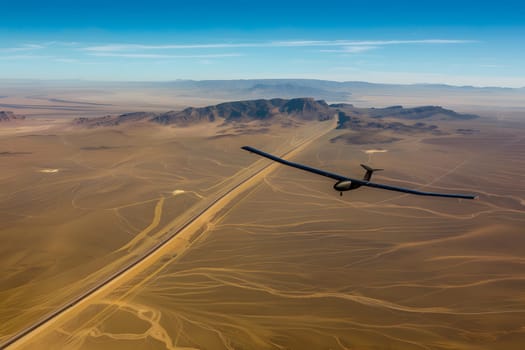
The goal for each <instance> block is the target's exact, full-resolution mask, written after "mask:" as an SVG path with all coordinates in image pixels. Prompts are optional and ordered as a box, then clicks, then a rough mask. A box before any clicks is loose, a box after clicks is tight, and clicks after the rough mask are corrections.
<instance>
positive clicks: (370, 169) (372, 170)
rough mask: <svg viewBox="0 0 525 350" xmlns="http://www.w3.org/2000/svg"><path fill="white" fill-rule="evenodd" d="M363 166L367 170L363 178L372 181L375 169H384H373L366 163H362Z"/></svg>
mask: <svg viewBox="0 0 525 350" xmlns="http://www.w3.org/2000/svg"><path fill="white" fill-rule="evenodd" d="M361 166H362V167H363V168H364V169H365V170H366V173H365V176H363V180H364V181H370V179H371V178H372V174H373V173H374V171H380V170H383V169H372V168H371V167H369V166H368V165H364V164H361Z"/></svg>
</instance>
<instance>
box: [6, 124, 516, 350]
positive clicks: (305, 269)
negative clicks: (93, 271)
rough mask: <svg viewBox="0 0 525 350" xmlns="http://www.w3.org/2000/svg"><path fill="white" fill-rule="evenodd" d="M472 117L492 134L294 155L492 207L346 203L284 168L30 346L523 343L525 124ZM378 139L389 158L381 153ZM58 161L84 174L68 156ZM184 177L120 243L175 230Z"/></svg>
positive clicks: (401, 200) (359, 198)
mask: <svg viewBox="0 0 525 350" xmlns="http://www.w3.org/2000/svg"><path fill="white" fill-rule="evenodd" d="M463 123H467V122H463ZM472 123H473V122H468V123H467V125H461V123H456V124H454V123H452V124H454V125H450V123H448V124H447V125H448V127H449V128H451V129H454V128H458V127H465V126H468V127H475V128H476V129H477V130H479V131H480V132H479V133H475V134H472V135H453V134H451V135H445V136H414V135H412V136H403V140H401V141H398V142H393V143H391V144H386V145H385V144H381V145H374V144H370V145H367V147H366V148H363V145H352V144H347V143H344V142H331V141H330V140H332V139H334V138H335V137H337V136H338V135H340V134H341V133H342V132H344V131H337V130H334V131H332V132H330V133H328V134H326V135H324V136H322V137H321V138H319V139H317V140H315V141H314V142H312V143H310V144H308V146H307V147H306V148H305V149H301V150H300V152H296V153H295V154H291V155H290V159H293V160H294V161H299V162H304V163H307V164H309V165H312V166H319V167H323V168H326V169H327V170H331V171H334V172H338V173H341V174H349V175H353V176H360V175H361V174H362V170H361V169H360V167H359V163H367V164H369V165H371V166H373V167H380V168H385V169H386V170H385V171H384V172H381V173H378V174H377V175H374V179H375V180H376V181H378V182H384V183H389V184H393V185H403V186H407V187H413V188H421V189H425V190H436V191H437V190H439V191H450V192H465V193H477V194H479V195H480V199H479V200H477V201H467V200H455V199H446V198H426V197H417V196H410V195H406V194H400V193H395V192H394V193H392V192H387V191H380V190H376V189H359V190H356V191H353V192H347V193H345V194H344V196H343V197H342V198H341V197H339V195H338V193H336V192H335V191H333V190H332V188H331V186H332V185H333V183H332V182H331V181H329V180H327V179H324V178H320V177H316V176H315V175H312V174H308V173H302V172H300V171H298V170H296V169H289V168H284V167H282V166H272V167H271V168H269V169H268V170H267V171H265V172H264V173H262V174H261V175H259V176H257V177H256V178H254V179H253V180H252V181H251V182H250V183H249V184H247V185H246V186H244V187H243V188H240V189H239V190H238V191H236V192H235V193H233V195H231V196H228V197H226V198H225V200H224V201H223V202H220V203H217V204H218V205H217V206H214V207H213V208H212V209H213V210H210V211H208V212H207V214H206V215H204V216H202V217H200V219H199V221H198V222H196V223H195V224H194V225H192V226H191V229H189V230H187V231H184V233H183V235H181V236H180V237H179V238H180V239H176V240H174V241H173V243H172V244H170V245H169V246H165V248H163V250H162V251H161V252H158V254H156V255H155V257H152V258H151V259H150V260H148V262H147V264H145V265H143V266H142V268H141V269H136V270H134V272H133V273H131V274H128V275H126V277H125V278H122V279H120V280H118V281H116V282H115V284H113V285H112V286H111V288H107V289H105V290H104V291H101V292H100V293H97V294H96V295H93V296H92V297H90V298H89V300H86V301H85V302H83V303H82V304H81V305H78V306H77V307H76V308H74V310H73V311H72V312H67V313H65V314H64V316H63V317H59V318H57V319H55V320H54V321H53V322H52V323H51V324H50V325H48V326H46V327H43V328H42V329H41V330H39V331H37V332H35V333H34V334H33V335H31V336H29V337H27V338H26V339H24V340H23V342H21V343H18V344H17V345H18V347H19V348H39V347H44V346H45V347H48V348H71V349H120V348H122V349H133V348H137V349H144V348H149V349H242V348H244V349H252V348H257V349H288V348H289V349H305V348H308V349H326V348H331V349H355V348H357V349H363V348H365V349H372V348H379V349H480V348H490V349H521V348H522V344H523V343H524V342H525V293H524V292H523V291H524V290H525V289H524V287H525V284H524V283H525V275H524V271H525V270H524V264H525V249H524V248H523V247H524V246H525V245H524V244H525V237H524V236H523V227H525V215H523V214H524V213H525V206H524V200H525V186H524V185H525V183H524V182H523V175H522V174H521V169H523V168H524V167H525V154H524V152H523V150H524V149H525V138H524V137H523V130H524V128H525V126H524V125H523V124H517V123H514V124H512V125H511V124H503V123H492V122H488V121H484V120H481V121H476V122H474V123H477V124H476V125H474V126H473V125H472ZM517 126H520V128H518V127H517ZM445 128H446V127H445ZM315 132H316V133H318V134H320V130H316V131H315ZM300 139H304V137H303V138H300ZM218 140H223V139H218ZM243 141H246V142H247V143H248V142H249V144H252V145H253V146H255V147H260V148H263V149H265V150H268V151H271V152H275V151H278V147H277V146H276V145H277V143H273V146H270V145H269V144H265V142H264V141H267V140H264V141H263V140H262V139H259V137H257V138H254V137H251V139H250V140H249V141H248V140H247V139H245V140H243ZM230 145H232V144H230ZM288 145H289V144H288ZM271 148H273V149H271ZM378 149H380V150H385V151H387V152H366V150H378ZM231 150H232V151H233V150H234V149H233V148H232V149H231ZM281 150H282V148H281ZM128 153H129V152H128ZM173 156H175V155H173ZM254 157H255V156H254V155H251V154H243V155H239V157H236V158H235V162H236V164H232V167H233V166H240V165H243V164H250V163H252V162H254V161H256V160H257V158H254ZM213 158H215V156H214V157H213ZM141 159H143V157H142V158H141ZM86 160H87V159H85V161H86ZM182 161H183V160H180V162H182ZM186 161H187V160H186ZM218 161H219V162H221V163H222V162H232V161H233V159H232V158H231V157H230V158H226V159H222V160H218ZM265 162H266V161H262V162H260V161H258V163H257V164H266V163H265ZM122 164H125V163H122ZM42 168H44V167H43V166H42ZM46 168H49V169H54V168H57V169H68V167H67V166H65V165H63V164H56V165H55V164H49V165H47V166H46ZM132 168H133V169H136V168H137V165H136V164H135V166H133V167H132ZM142 168H145V167H144V166H143V167H142ZM192 169H194V168H193V167H192ZM129 170H130V169H129V168H128V169H126V171H129ZM105 171H107V169H106V170H105ZM64 173H66V171H60V172H59V173H56V174H41V176H53V177H56V176H62V174H64ZM34 174H35V173H34V172H32V173H31V176H35V175H34ZM137 174H140V173H137ZM201 174H202V173H201ZM232 174H233V172H232ZM87 175H88V174H86V176H87ZM236 176H237V175H236ZM142 177H143V176H141V177H140V178H142ZM54 179H56V178H54ZM162 183H164V184H166V182H165V181H164V182H162ZM205 183H206V182H203V184H205ZM169 185H170V186H171V187H169V188H168V186H167V184H166V186H164V187H165V188H159V189H158V190H157V191H167V192H168V193H166V196H158V197H155V198H150V200H149V201H148V200H147V199H142V201H143V206H141V207H137V208H135V209H137V210H132V211H131V212H129V215H128V216H126V220H134V219H135V217H136V216H139V215H137V213H139V212H145V213H148V215H142V217H143V219H142V221H140V223H141V225H140V227H143V228H144V229H143V231H139V233H138V234H136V235H135V237H136V239H135V241H134V240H131V241H130V240H129V238H128V240H126V239H125V238H122V239H121V240H120V241H118V242H116V243H113V244H112V245H110V246H111V247H113V248H111V249H115V250H117V249H118V248H119V247H123V246H126V242H130V243H127V244H128V245H130V244H131V245H130V247H131V246H133V247H136V246H137V245H140V244H141V242H143V241H144V239H142V238H143V237H145V236H149V232H150V231H153V230H157V228H159V227H162V229H160V231H157V232H162V231H163V230H164V228H166V227H173V226H171V224H170V223H168V224H166V223H165V222H163V221H162V220H163V219H162V218H163V217H164V216H162V215H160V214H159V213H160V212H165V210H166V205H167V203H168V202H169V201H170V200H175V199H177V198H182V197H183V196H185V195H186V193H185V192H180V191H181V190H186V188H184V189H182V187H181V186H179V185H178V184H177V185H176V186H174V184H173V183H170V184H169ZM200 186H202V185H199V187H198V188H201V187H200ZM37 188H38V187H37ZM222 188H224V187H222ZM99 191H100V196H99V197H97V198H90V196H88V195H87V194H84V196H81V197H80V199H81V200H78V204H77V205H78V206H80V205H82V207H88V205H94V203H98V205H101V204H100V203H103V202H101V198H106V200H108V199H107V197H108V196H107V193H108V192H106V191H104V190H103V188H101V189H99ZM147 191H148V193H151V192H152V188H147ZM173 191H177V192H176V193H177V195H176V196H173V193H174V192H173ZM66 192H67V191H66ZM89 192H90V194H91V195H96V192H95V193H92V191H89ZM110 193H111V192H110ZM157 193H160V192H157ZM161 193H165V192H161ZM170 193H171V196H170V197H168V196H167V195H168V194H170ZM199 194H200V195H203V196H206V197H209V194H208V193H202V192H199ZM37 198H43V196H42V195H40V196H37ZM192 198H196V197H195V196H193V197H192ZM135 200H137V199H135ZM106 205H107V206H108V204H106ZM173 207H176V206H173ZM114 208H122V209H123V208H127V207H126V206H125V205H122V204H118V203H115V204H112V207H109V206H108V207H107V208H106V209H111V211H110V212H113V211H114ZM130 208H134V206H131V207H130ZM139 208H140V210H138V209H139ZM119 210H120V209H119ZM151 213H154V214H153V215H152V214H151ZM159 215H160V219H159ZM170 216H171V215H170ZM136 219H137V220H138V219H139V218H138V217H137V218H136ZM104 224H105V225H108V224H112V223H111V221H106V222H105V223H104ZM135 226H139V224H138V223H135ZM88 230H89V227H88ZM90 231H91V232H94V230H92V229H91V230H90ZM145 231H146V233H144V232H145ZM137 237H139V238H137ZM115 239H116V238H115ZM75 242H76V241H75ZM75 244H85V242H76V243H75ZM107 244H108V243H106V242H104V246H105V245H107ZM20 245H21V246H22V244H20ZM105 249H108V248H107V246H105ZM123 250H124V251H123V252H122V253H125V252H126V251H128V250H129V247H126V249H123ZM114 254H116V253H111V254H110V256H111V255H113V256H115V255H114ZM117 257H118V255H117ZM98 261H102V260H101V259H99V260H98ZM83 283H85V281H84V282H83ZM13 295H14V294H13ZM65 295H66V294H64V293H62V294H61V295H60V296H62V297H63V296H65ZM3 317H5V316H3ZM15 345H16V344H15ZM13 348H17V346H14V347H13Z"/></svg>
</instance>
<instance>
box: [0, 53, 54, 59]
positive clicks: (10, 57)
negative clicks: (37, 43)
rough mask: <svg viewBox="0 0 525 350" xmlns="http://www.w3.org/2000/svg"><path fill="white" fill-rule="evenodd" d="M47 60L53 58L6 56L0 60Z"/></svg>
mask: <svg viewBox="0 0 525 350" xmlns="http://www.w3.org/2000/svg"><path fill="white" fill-rule="evenodd" d="M47 58H53V57H52V56H45V55H24V54H20V55H7V56H1V55H0V60H36V59H47Z"/></svg>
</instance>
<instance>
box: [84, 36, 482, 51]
mask: <svg viewBox="0 0 525 350" xmlns="http://www.w3.org/2000/svg"><path fill="white" fill-rule="evenodd" d="M475 42H476V41H472V40H455V39H454V40H451V39H423V40H371V41H358V40H357V41H355V40H301V41H268V42H251V43H211V44H165V45H144V44H105V45H95V46H87V47H84V48H82V50H85V51H92V52H108V51H139V50H184V49H223V48H243V47H244V48H250V47H251V48H256V47H323V46H333V47H354V46H355V47H377V46H384V45H411V44H427V45H438V44H468V43H475Z"/></svg>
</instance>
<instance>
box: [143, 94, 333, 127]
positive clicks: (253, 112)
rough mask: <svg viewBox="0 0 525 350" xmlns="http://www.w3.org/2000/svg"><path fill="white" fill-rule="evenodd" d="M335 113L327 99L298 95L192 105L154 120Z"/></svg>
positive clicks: (318, 116) (243, 119) (173, 121)
mask: <svg viewBox="0 0 525 350" xmlns="http://www.w3.org/2000/svg"><path fill="white" fill-rule="evenodd" d="M334 115H335V111H333V110H332V109H331V108H330V107H329V106H328V104H327V103H326V102H324V101H316V100H314V99H312V98H294V99H290V100H285V99H281V98H274V99H271V100H262V99H261V100H251V101H236V102H226V103H221V104H218V105H216V106H208V107H202V108H194V107H189V108H186V109H184V110H183V111H181V112H168V113H164V114H161V115H159V116H157V117H155V118H153V119H152V121H154V122H157V123H161V124H179V125H188V124H195V123H200V122H213V121H216V120H221V119H223V120H224V122H226V123H230V122H247V121H250V120H267V119H272V118H275V117H279V116H284V117H289V116H293V117H296V118H298V119H302V120H308V121H312V120H319V121H322V120H328V119H332V118H333V117H334Z"/></svg>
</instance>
